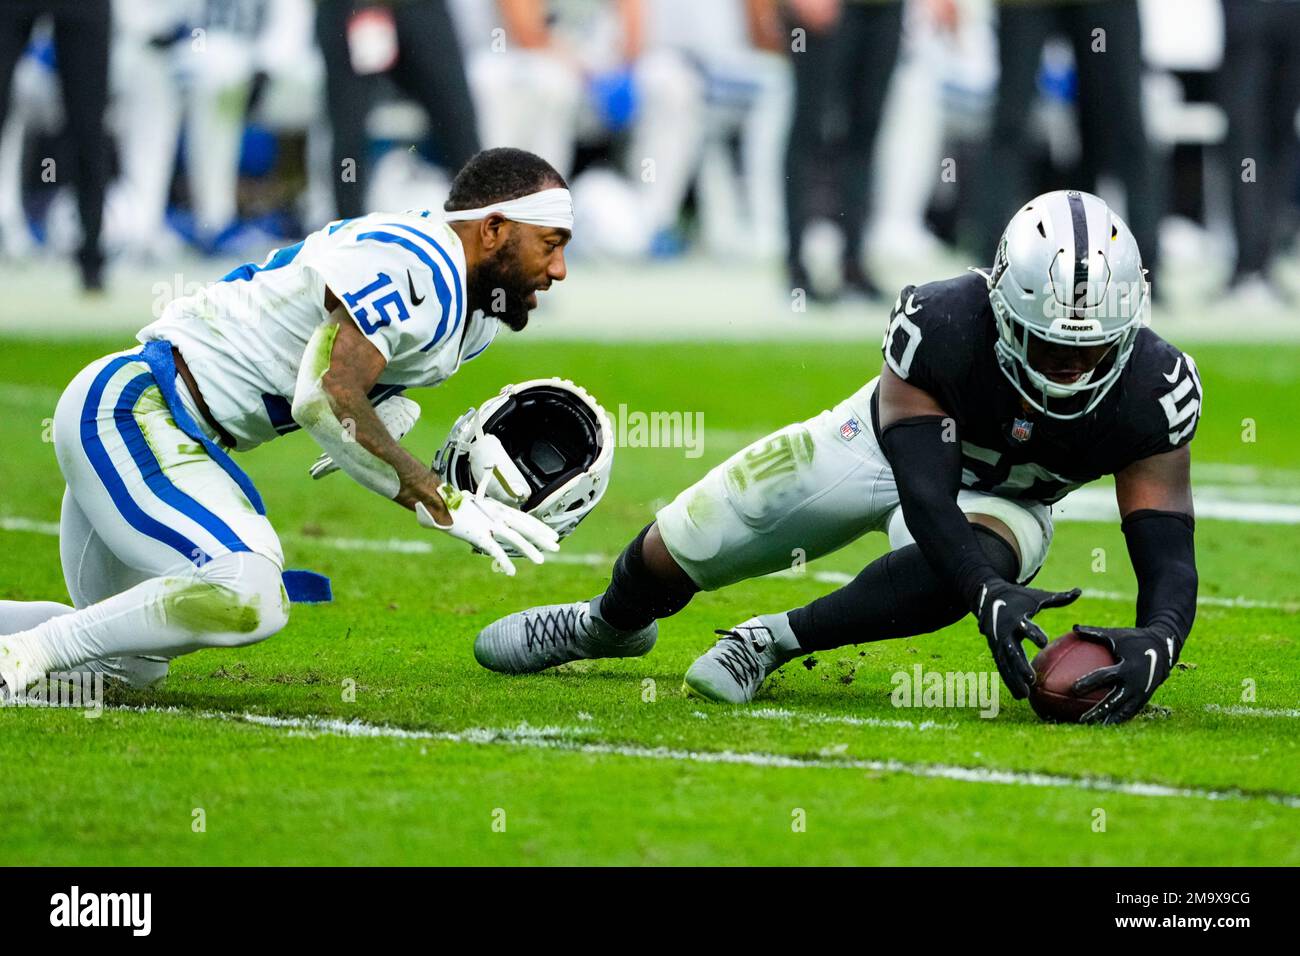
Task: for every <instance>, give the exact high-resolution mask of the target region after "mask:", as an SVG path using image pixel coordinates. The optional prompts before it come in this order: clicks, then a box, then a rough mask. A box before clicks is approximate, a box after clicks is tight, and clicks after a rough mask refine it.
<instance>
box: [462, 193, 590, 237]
mask: <svg viewBox="0 0 1300 956" xmlns="http://www.w3.org/2000/svg"><path fill="white" fill-rule="evenodd" d="M493 213H499V214H500V215H502V216H505V217H506V218H507V219H510V220H512V221H514V222H524V223H527V224H528V225H530V226H552V227H554V228H557V229H568V230H569V231H570V232H572V231H573V199H572V197H570V195H569V191H568V190H567V189H561V188H558V187H557V188H554V189H543V190H541V191H540V192H535V193H529V194H528V195H527V196H520V197H518V198H517V199H507V200H506V201H505V202H494V203H492V205H490V206H484V207H482V208H481V209H455V210H452V211H451V212H444V213H443V215H442V218H443V221H445V222H466V221H468V220H471V219H485V218H487V217H488V216H490V215H492V214H493Z"/></svg>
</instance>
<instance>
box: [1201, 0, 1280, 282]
mask: <svg viewBox="0 0 1300 956" xmlns="http://www.w3.org/2000/svg"><path fill="white" fill-rule="evenodd" d="M1223 13H1224V26H1225V30H1226V34H1227V36H1226V43H1225V45H1224V51H1223V69H1222V71H1221V72H1220V74H1219V102H1220V104H1221V105H1222V106H1223V110H1224V112H1225V113H1227V115H1228V137H1227V142H1226V148H1227V154H1228V163H1227V166H1228V173H1229V175H1231V177H1232V186H1231V192H1232V219H1233V231H1234V233H1235V235H1236V239H1237V265H1236V269H1235V270H1234V272H1233V275H1232V279H1231V281H1230V283H1229V289H1228V292H1229V294H1230V295H1234V296H1240V297H1246V298H1251V297H1253V298H1258V299H1263V300H1266V301H1271V302H1272V303H1273V304H1282V303H1281V301H1280V298H1281V296H1280V291H1279V290H1278V288H1277V287H1276V286H1275V285H1273V284H1272V283H1271V282H1270V281H1269V278H1268V267H1269V264H1270V262H1271V261H1272V259H1273V258H1274V256H1275V255H1276V254H1277V253H1278V251H1279V245H1280V244H1281V241H1282V239H1283V232H1282V230H1281V229H1280V228H1279V227H1280V226H1282V225H1285V224H1286V223H1287V221H1288V220H1289V219H1290V217H1289V216H1287V215H1285V214H1284V209H1285V207H1286V206H1287V205H1288V204H1290V203H1292V202H1294V199H1295V192H1294V190H1295V184H1296V165H1297V161H1298V160H1300V150H1298V149H1297V144H1298V143H1300V140H1298V139H1297V136H1296V112H1297V110H1300V2H1297V0H1224V2H1223ZM1246 160H1253V163H1252V164H1251V170H1250V172H1251V175H1247V169H1246V167H1244V166H1243V165H1242V164H1243V163H1244V162H1245V161H1246ZM1290 221H1291V223H1292V224H1293V223H1294V220H1290Z"/></svg>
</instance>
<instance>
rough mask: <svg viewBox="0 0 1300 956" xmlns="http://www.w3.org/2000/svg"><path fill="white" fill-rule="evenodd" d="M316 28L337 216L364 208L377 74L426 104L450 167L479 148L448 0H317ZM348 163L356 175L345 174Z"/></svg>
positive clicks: (432, 128)
mask: <svg viewBox="0 0 1300 956" xmlns="http://www.w3.org/2000/svg"><path fill="white" fill-rule="evenodd" d="M316 34H317V39H318V40H319V42H320V48H321V53H322V54H323V55H324V57H325V70H326V77H325V92H326V100H327V106H328V110H329V116H330V124H331V126H332V127H333V130H334V160H333V161H334V177H335V178H334V198H335V202H336V204H337V206H338V215H339V216H341V217H344V218H350V217H353V216H359V215H361V214H362V213H363V211H364V206H365V192H364V190H365V187H366V178H365V170H366V166H367V162H366V160H367V156H366V153H367V146H366V116H367V114H368V113H369V109H370V105H371V101H372V98H373V95H374V88H375V77H376V75H377V74H380V73H388V74H389V75H390V76H391V77H392V79H393V81H394V82H395V83H396V84H397V86H398V87H399V88H400V89H401V90H402V92H404V93H405V94H406V95H407V96H410V97H411V98H412V99H414V100H415V101H416V102H417V103H419V104H420V106H422V107H423V108H424V111H425V114H426V115H427V116H428V119H429V132H430V135H431V136H432V138H433V139H434V141H435V142H436V144H437V146H438V150H439V153H440V154H441V156H442V158H443V160H444V162H445V163H446V165H447V167H448V168H450V169H459V168H460V167H461V166H463V165H464V164H465V163H466V162H467V161H468V160H469V158H470V157H471V156H473V155H474V154H475V153H477V152H478V151H479V140H478V124H477V120H476V118H475V115H474V104H473V101H472V100H471V99H470V94H469V84H468V82H467V80H466V79H465V65H464V62H463V61H462V58H461V53H460V45H459V43H458V41H457V37H456V31H455V28H454V27H453V25H452V22H451V16H450V14H448V12H447V5H446V2H445V0H380V2H364V0H320V6H319V9H318V11H317V18H316ZM542 121H544V118H543V120H542ZM349 160H351V161H352V163H351V164H348V165H346V166H345V164H347V163H348V161H349ZM349 170H351V171H352V172H353V173H354V175H346V173H347V171H349Z"/></svg>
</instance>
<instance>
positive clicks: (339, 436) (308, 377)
mask: <svg viewBox="0 0 1300 956" xmlns="http://www.w3.org/2000/svg"><path fill="white" fill-rule="evenodd" d="M338 330H339V327H338V326H337V325H335V324H334V323H332V322H327V323H326V324H324V325H322V326H321V327H320V328H318V329H317V330H316V331H315V332H314V333H313V334H312V337H311V339H310V340H308V342H307V349H306V351H304V352H303V356H302V363H301V365H300V366H299V368H298V381H297V383H296V384H295V386H294V391H293V420H294V421H295V422H297V423H298V424H299V425H301V426H302V428H303V430H304V431H305V432H307V434H309V435H311V437H312V438H313V439H315V441H316V444H318V445H320V447H321V449H322V450H323V451H324V452H325V454H327V455H329V456H330V457H331V458H333V459H334V462H335V464H337V465H338V466H339V467H340V468H342V469H343V470H344V471H345V472H347V474H348V475H349V477H351V478H352V480H353V481H355V482H356V483H357V484H359V485H362V486H364V487H366V488H369V489H370V490H371V491H373V492H375V493H376V494H379V495H383V496H384V497H385V498H396V497H397V494H398V492H400V491H401V490H402V480H401V478H399V477H398V475H397V469H395V468H394V467H393V466H392V465H390V464H389V463H388V462H386V461H384V460H383V459H382V458H380V457H379V456H377V455H374V454H372V453H371V452H369V451H367V450H366V449H365V448H364V447H363V446H362V445H361V443H360V442H358V441H357V440H356V435H355V432H354V431H353V430H352V429H350V428H346V427H345V426H344V425H343V423H342V422H341V421H339V419H338V416H337V415H335V414H334V407H333V406H332V405H331V404H330V399H329V395H328V394H327V393H326V392H325V387H324V385H323V384H322V379H324V377H325V373H326V372H328V371H329V368H330V356H331V353H332V352H333V349H334V338H335V336H337V335H338Z"/></svg>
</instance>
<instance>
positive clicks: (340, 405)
mask: <svg viewBox="0 0 1300 956" xmlns="http://www.w3.org/2000/svg"><path fill="white" fill-rule="evenodd" d="M324 391H325V394H326V395H327V397H328V399H329V402H330V407H331V410H332V411H333V412H334V415H335V417H336V418H337V419H338V421H339V422H340V423H341V424H343V425H344V430H343V434H344V436H345V440H348V439H350V440H351V443H353V444H354V445H356V446H359V450H360V451H363V452H365V453H366V454H368V455H369V456H371V457H373V458H375V459H377V460H378V461H380V462H383V464H384V465H386V466H388V468H389V469H391V471H392V473H393V474H394V475H395V476H396V478H397V482H398V484H397V491H396V493H394V494H393V495H390V496H389V497H391V498H392V499H393V500H394V501H396V502H397V503H398V504H400V505H402V506H404V507H406V508H412V509H413V508H414V507H415V503H416V502H417V501H420V502H424V504H425V506H426V507H428V508H429V509H430V510H431V511H434V512H435V515H436V514H437V512H439V511H440V510H441V509H442V499H441V497H440V496H439V495H438V494H437V488H438V486H439V485H440V484H441V483H442V479H441V478H439V476H438V475H437V474H436V473H435V472H433V471H431V470H430V469H429V467H428V466H427V465H425V464H424V463H423V462H421V461H420V460H419V459H418V458H416V457H415V456H414V455H412V454H411V453H410V452H409V451H407V450H406V449H405V448H404V447H402V444H401V443H400V442H399V441H397V440H396V439H395V438H393V436H392V434H391V433H390V432H389V431H388V428H387V427H386V426H385V425H384V422H383V420H382V419H381V418H380V417H379V413H378V412H376V411H375V408H374V406H373V405H371V404H370V399H369V397H368V396H366V395H363V394H362V393H361V392H360V391H359V390H357V389H352V388H337V387H331V386H330V384H329V383H328V382H327V383H326V384H325V386H324ZM354 450H355V449H354ZM347 457H350V458H352V459H353V460H356V458H357V457H358V456H356V455H355V454H354V455H351V456H347ZM340 467H342V468H343V469H344V471H347V470H348V465H347V459H346V458H345V459H344V461H342V462H340Z"/></svg>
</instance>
